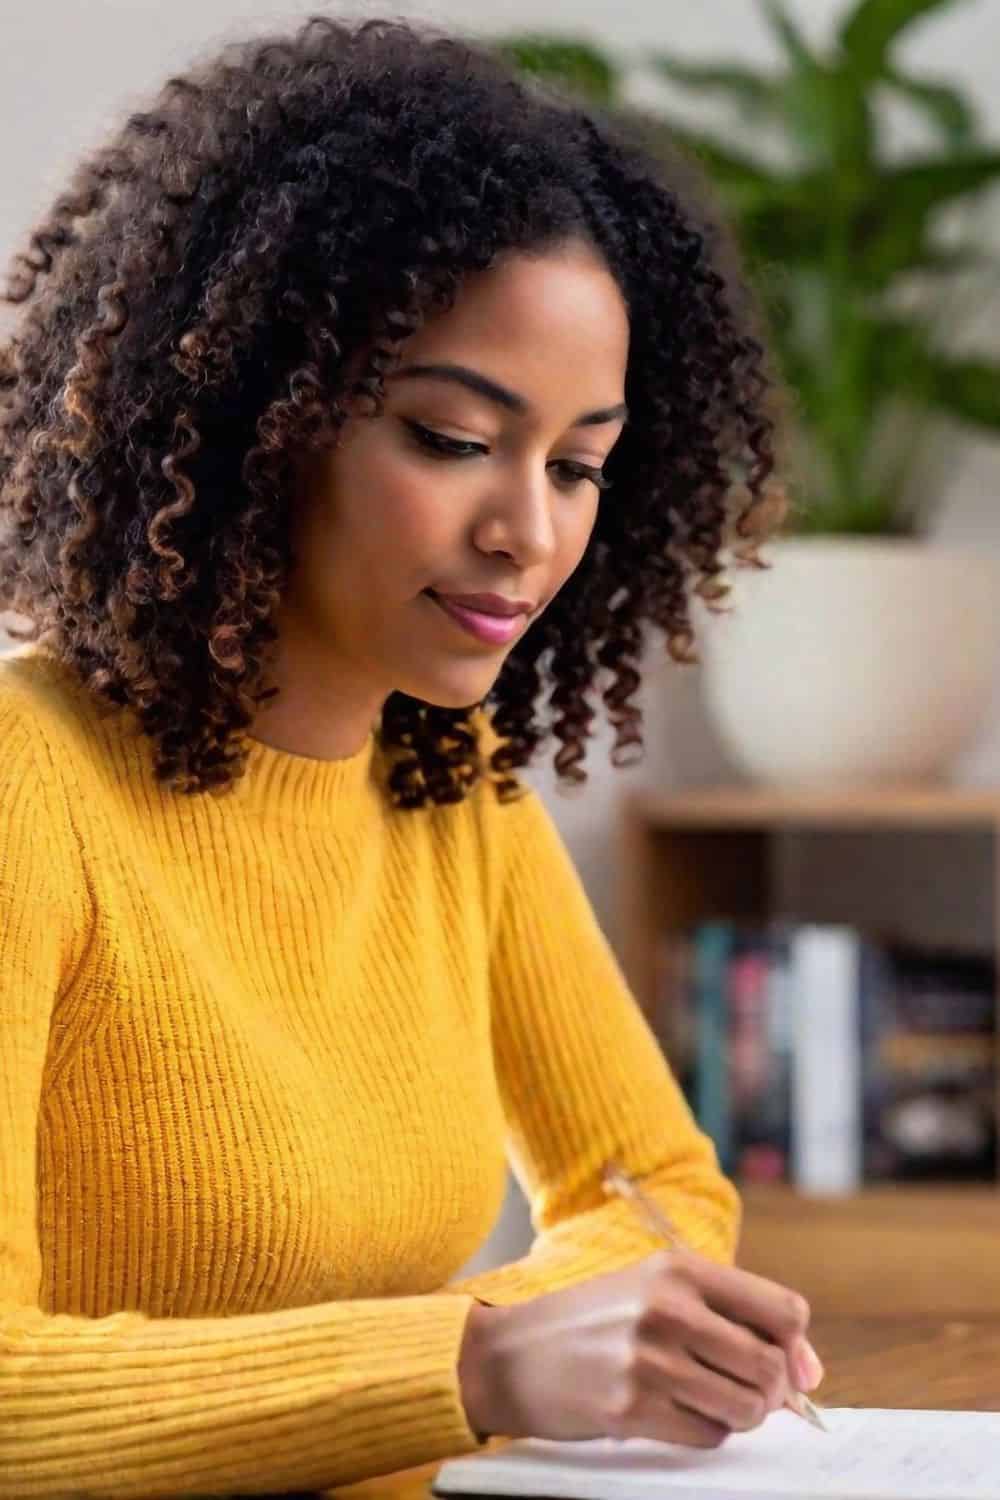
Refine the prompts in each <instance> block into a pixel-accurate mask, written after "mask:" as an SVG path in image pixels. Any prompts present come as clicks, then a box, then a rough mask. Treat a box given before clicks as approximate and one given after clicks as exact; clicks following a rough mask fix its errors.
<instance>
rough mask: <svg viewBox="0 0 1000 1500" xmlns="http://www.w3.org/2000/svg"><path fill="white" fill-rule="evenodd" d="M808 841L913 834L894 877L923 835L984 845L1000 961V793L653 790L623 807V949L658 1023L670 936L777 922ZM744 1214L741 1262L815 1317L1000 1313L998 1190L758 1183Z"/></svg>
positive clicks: (987, 902)
mask: <svg viewBox="0 0 1000 1500" xmlns="http://www.w3.org/2000/svg"><path fill="white" fill-rule="evenodd" d="M799 833H802V834H804V835H808V836H809V838H810V839H814V838H820V839H824V838H825V837H826V836H827V835H851V836H852V837H854V836H860V837H861V838H867V837H868V836H871V837H872V838H890V839H891V840H894V841H895V840H897V837H902V838H903V842H902V843H901V844H899V843H893V845H892V852H891V853H890V854H889V855H888V862H889V865H890V867H893V865H894V861H895V860H896V859H897V858H898V859H901V860H904V861H905V860H906V859H908V858H909V852H908V851H909V850H910V848H911V847H912V846H911V844H910V842H909V839H908V838H907V837H906V836H908V835H910V834H913V835H915V836H916V840H915V841H916V842H917V843H920V842H921V841H923V844H924V845H926V842H927V840H928V839H930V840H934V841H937V840H938V839H939V838H940V839H942V840H946V839H947V838H948V836H949V835H951V836H955V835H962V836H963V837H964V836H966V835H970V836H972V837H973V838H974V839H978V838H982V839H983V840H985V847H984V848H983V849H982V851H981V852H982V855H983V860H982V863H981V865H979V866H977V869H979V870H981V871H982V872H985V874H986V878H988V879H989V880H990V881H991V889H990V890H989V891H988V892H987V893H985V895H984V899H983V902H982V906H983V909H984V921H985V924H986V926H987V927H991V928H992V931H991V933H988V934H984V940H985V939H986V938H991V939H992V949H993V952H994V954H996V953H997V951H998V946H1000V945H998V938H997V935H998V933H1000V911H998V906H1000V895H998V892H1000V879H998V874H997V872H998V868H1000V836H998V835H1000V787H998V788H997V789H996V790H993V789H982V788H958V787H955V788H949V787H927V786H896V787H889V788H881V787H879V788H869V787H865V788H850V789H843V788H836V789H834V788H830V789H814V788H810V789H805V788H788V789H785V788H758V787H740V786H735V787H731V786H720V787H708V788H699V789H695V790H688V791H683V792H656V791H650V790H642V791H638V792H634V793H632V794H631V795H630V796H628V797H627V798H626V799H625V800H624V801H623V803H622V807H621V817H620V819H619V845H618V866H617V880H616V888H617V896H618V903H619V906H618V950H619V954H620V957H621V961H622V965H623V968H624V970H625V974H626V977H627V979H628V981H629V983H630V985H631V987H632V990H633V992H634V994H635V995H636V997H637V998H638V1000H639V1003H640V1004H641V1005H642V1006H643V1008H644V1009H646V1010H647V1013H650V1014H651V1013H652V1010H653V1007H654V1006H655V1004H656V1000H657V987H658V982H659V979H660V965H659V954H660V952H661V951H662V946H661V945H662V943H663V939H664V938H665V937H667V936H669V935H670V934H671V933H676V934H681V933H684V932H686V931H690V929H692V928H693V927H695V926H697V925H698V923H700V922H703V921H705V920H706V919H710V918H718V919H722V920H732V921H738V922H747V923H749V924H753V925H756V924H759V923H762V922H764V921H766V920H767V919H768V918H769V917H771V916H773V915H775V914H776V908H775V892H776V889H777V887H778V881H777V871H778V868H779V865H780V857H781V854H780V851H781V848H782V846H783V844H787V842H788V837H787V836H789V835H793V834H799ZM942 847H943V846H942ZM901 873H902V872H901ZM965 878H967V879H968V878H977V879H978V878H979V877H978V876H977V877H971V876H969V875H968V874H967V875H966V877H965ZM856 899H857V901H858V903H859V906H860V904H861V902H862V900H863V897H860V896H858V895H857V892H856V891H855V890H854V888H853V886H849V887H848V892H847V902H846V904H847V906H848V908H851V907H853V905H854V902H855V900H856ZM796 915H797V916H801V917H802V918H803V919H808V918H809V916H810V913H809V912H808V911H806V912H800V913H797V914H796ZM817 919H818V920H823V919H824V918H823V917H822V916H819V917H817ZM841 919H842V920H850V921H853V922H856V923H857V924H858V925H859V926H861V927H864V926H865V925H866V924H867V923H868V921H869V920H870V912H866V911H865V910H864V909H858V910H857V911H856V912H855V911H853V910H849V911H848V912H847V913H845V914H844V915H843V916H842V918H841ZM998 1064H1000V1058H998ZM998 1078H1000V1065H998ZM745 1204H746V1213H745V1220H744V1237H743V1243H742V1248H741V1260H742V1262H743V1264H745V1265H746V1266H747V1267H748V1268H749V1269H752V1270H755V1271H757V1272H759V1273H760V1274H762V1275H766V1276H770V1277H772V1278H774V1279H776V1280H780V1281H784V1282H786V1283H788V1284H790V1285H795V1286H797V1287H799V1288H800V1289H801V1291H802V1292H803V1293H804V1294H805V1295H806V1296H807V1297H809V1298H810V1300H811V1302H812V1303H813V1306H814V1311H816V1312H817V1313H820V1314H822V1315H824V1316H844V1315H848V1314H850V1315H856V1316H868V1315H869V1314H870V1315H877V1314H880V1313H881V1314H886V1313H889V1312H891V1313H892V1314H894V1315H907V1314H911V1313H913V1312H914V1311H926V1310H927V1308H933V1310H934V1312H935V1314H940V1315H942V1316H946V1315H947V1316H951V1315H955V1316H960V1315H962V1314H963V1313H964V1312H967V1311H975V1310H977V1309H978V1310H979V1311H980V1312H982V1311H983V1310H984V1309H988V1310H989V1311H991V1312H993V1313H997V1314H1000V1281H998V1279H997V1277H996V1275H995V1270H994V1267H995V1263H996V1253H997V1246H998V1245H1000V1192H998V1190H997V1187H996V1186H994V1185H993V1184H992V1183H986V1184H982V1185H981V1186H978V1187H976V1186H968V1187H967V1186H956V1187H954V1188H951V1187H940V1188H939V1187H924V1186H917V1185H912V1186H911V1185H903V1184H900V1185H897V1186H891V1187H882V1186H879V1187H877V1188H874V1187H873V1188H871V1189H866V1190H865V1191H863V1192H861V1193H858V1194H856V1195H852V1196H849V1197H847V1198H837V1199H819V1198H805V1197H803V1196H802V1195H801V1194H800V1193H798V1192H796V1191H795V1189H793V1188H782V1189H768V1188H756V1187H755V1188H751V1189H748V1190H747V1192H746V1195H745Z"/></svg>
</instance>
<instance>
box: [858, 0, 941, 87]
mask: <svg viewBox="0 0 1000 1500" xmlns="http://www.w3.org/2000/svg"><path fill="white" fill-rule="evenodd" d="M963 3H965V0H860V3H859V4H858V5H856V6H855V8H854V10H853V11H852V12H851V14H850V15H849V16H848V17H847V18H846V20H845V21H844V23H843V25H842V26H841V28H840V37H839V40H840V45H841V48H842V49H843V51H844V53H845V54H846V56H847V57H849V58H850V60H851V63H852V64H853V66H854V67H855V68H856V69H857V70H858V71H859V72H860V73H862V74H863V75H864V76H865V77H867V78H874V77H875V76H876V75H877V74H879V73H881V72H882V71H883V70H884V68H885V65H886V59H887V57H888V55H889V52H890V50H891V48H892V46H893V44H894V42H895V41H896V40H897V38H898V37H900V36H901V35H902V33H903V32H904V31H905V30H906V29H907V28H908V27H910V26H912V25H913V24H914V22H916V21H919V20H922V19H923V18H924V17H925V16H928V15H929V14H930V13H931V12H932V11H935V10H943V9H945V8H946V7H948V6H951V5H956V4H959V5H961V4H963Z"/></svg>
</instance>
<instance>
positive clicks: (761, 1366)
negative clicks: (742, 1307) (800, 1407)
mask: <svg viewBox="0 0 1000 1500" xmlns="http://www.w3.org/2000/svg"><path fill="white" fill-rule="evenodd" d="M687 1347H688V1352H689V1353H690V1354H691V1355H693V1356H694V1358H696V1359H697V1360H699V1361H700V1363H701V1364H703V1365H707V1366H709V1367H710V1368H711V1369H713V1370H717V1371H719V1372H720V1373H721V1374H724V1375H728V1376H729V1377H731V1379H733V1380H736V1381H739V1382H740V1383H741V1384H742V1385H743V1387H744V1388H747V1387H748V1388H750V1389H752V1390H753V1391H755V1392H758V1393H759V1395H760V1397H761V1398H762V1400H763V1402H764V1407H765V1412H769V1411H777V1410H778V1409H779V1408H780V1407H782V1406H784V1404H785V1401H786V1400H787V1398H788V1394H789V1377H788V1357H787V1355H786V1354H785V1351H784V1350H783V1349H781V1348H779V1346H778V1345H777V1344H771V1343H768V1341H767V1340H766V1339H762V1338H759V1337H758V1336H757V1334H755V1333H751V1331H750V1329H749V1328H743V1327H741V1326H740V1324H738V1323H730V1322H729V1320H728V1319H727V1318H723V1317H720V1316H719V1314H718V1313H714V1312H712V1310H711V1309H710V1308H707V1307H706V1308H703V1309H702V1312H701V1315H700V1316H699V1317H698V1318H697V1320H696V1321H695V1323H694V1325H693V1326H692V1329H691V1333H690V1336H689V1342H688V1346H687ZM754 1425H756V1424H754Z"/></svg>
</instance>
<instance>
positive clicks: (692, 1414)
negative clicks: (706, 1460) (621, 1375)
mask: <svg viewBox="0 0 1000 1500" xmlns="http://www.w3.org/2000/svg"><path fill="white" fill-rule="evenodd" d="M731 1430H732V1429H731V1428H730V1427H728V1426H727V1425H726V1424H725V1423H724V1422H716V1421H713V1420H712V1418H710V1417H705V1416H703V1415H702V1414H701V1413H700V1412H696V1411H689V1410H688V1409H687V1408H686V1407H684V1406H682V1405H680V1404H679V1403H678V1402H676V1401H674V1400H673V1399H671V1398H670V1397H664V1396H662V1395H661V1394H657V1395H655V1396H650V1397H649V1398H648V1399H647V1400H645V1401H643V1402H642V1403H641V1404H637V1405H636V1407H635V1409H634V1410H633V1412H632V1413H631V1414H630V1416H629V1418H628V1420H627V1422H625V1423H624V1424H623V1425H622V1426H621V1427H620V1428H619V1430H618V1431H617V1432H616V1433H615V1434H614V1436H615V1437H618V1438H649V1439H652V1440H653V1441H654V1442H657V1443H682V1444H683V1445H684V1446H685V1447H686V1448H718V1447H719V1446H720V1445H721V1444H722V1443H724V1442H725V1440H726V1438H727V1437H729V1435H730V1432H731Z"/></svg>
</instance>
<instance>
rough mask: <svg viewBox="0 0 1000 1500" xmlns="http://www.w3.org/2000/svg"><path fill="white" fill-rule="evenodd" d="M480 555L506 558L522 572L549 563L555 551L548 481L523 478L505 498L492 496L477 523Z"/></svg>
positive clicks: (511, 488)
mask: <svg viewBox="0 0 1000 1500" xmlns="http://www.w3.org/2000/svg"><path fill="white" fill-rule="evenodd" d="M475 544H476V546H477V547H478V548H479V550H480V551H481V552H485V553H488V554H490V555H491V556H494V557H495V556H497V555H500V556H503V557H505V558H508V559H509V560H510V561H511V562H513V563H516V564H517V566H518V567H519V568H521V569H527V568H532V567H538V566H539V565H540V564H542V563H547V562H549V561H550V560H551V559H552V557H553V556H554V554H555V550H556V533H555V521H554V517H553V514H552V493H551V487H550V485H549V483H548V477H547V475H545V474H544V473H543V474H542V475H541V477H540V478H535V477H533V476H532V477H528V476H525V475H523V474H522V475H520V476H519V477H518V479H517V481H516V482H512V483H511V484H510V488H509V490H506V491H505V492H504V493H503V494H496V493H494V494H493V495H491V496H490V498H489V500H488V501H486V502H485V503H484V506H483V511H482V514H481V515H480V517H479V519H478V521H477V523H476V534H475Z"/></svg>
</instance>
